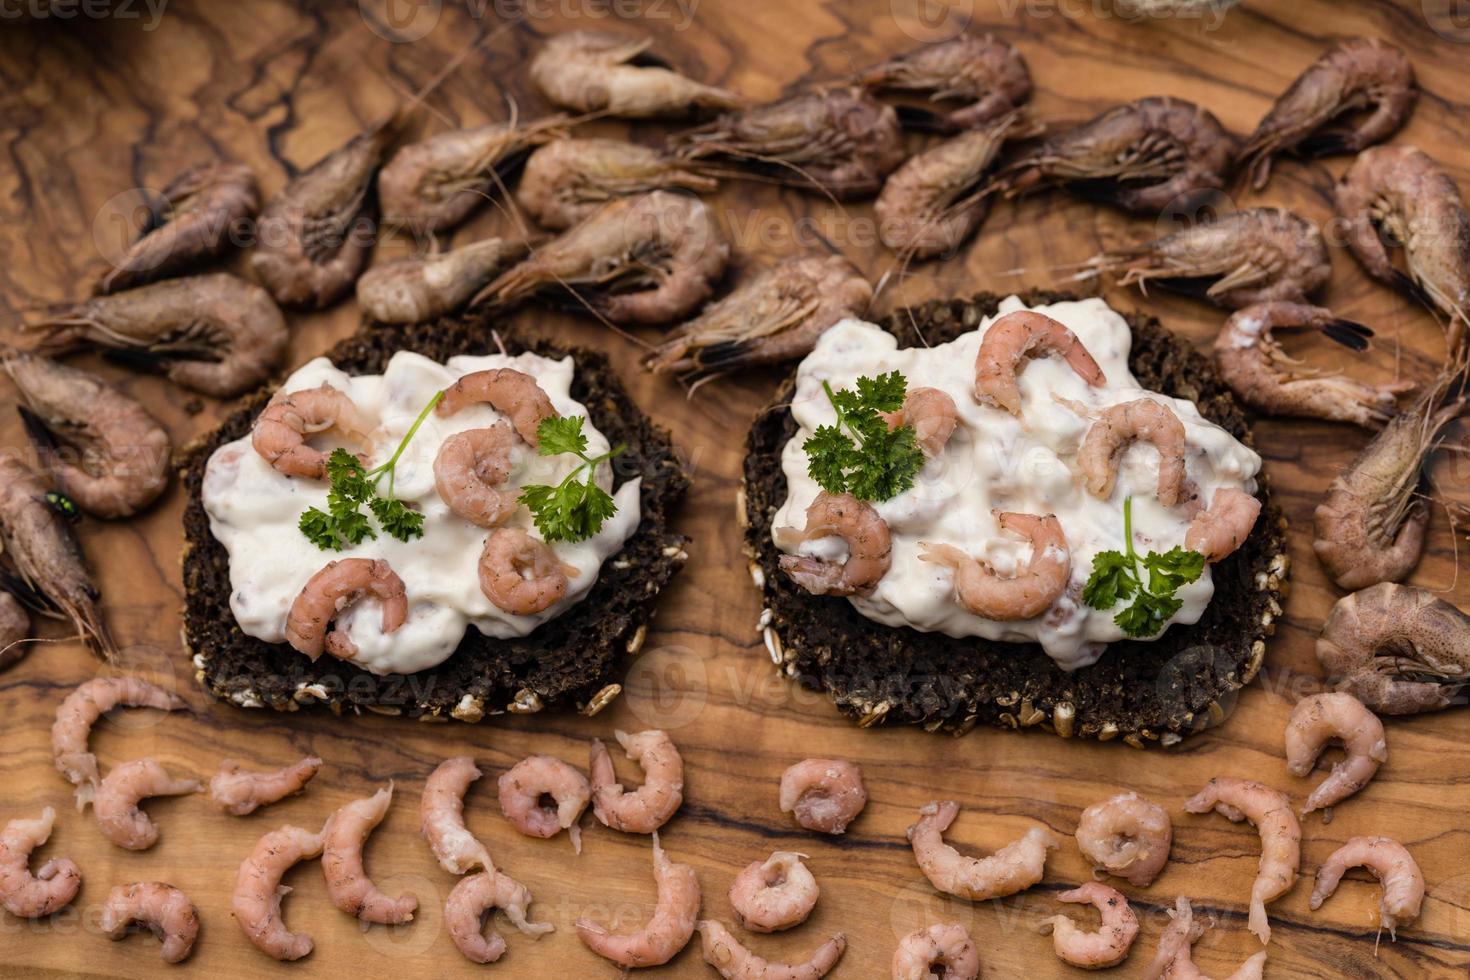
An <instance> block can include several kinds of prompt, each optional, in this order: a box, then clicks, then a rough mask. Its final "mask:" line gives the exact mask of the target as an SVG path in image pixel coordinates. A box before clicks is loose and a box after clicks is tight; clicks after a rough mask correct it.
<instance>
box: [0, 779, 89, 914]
mask: <svg viewBox="0 0 1470 980" xmlns="http://www.w3.org/2000/svg"><path fill="white" fill-rule="evenodd" d="M55 825H56V811H55V810H53V809H51V807H49V806H48V807H46V808H45V809H44V810H42V811H41V816H40V817H38V818H36V819H34V820H25V819H15V820H11V821H10V822H8V823H7V824H6V825H5V827H4V828H3V829H0V905H4V906H5V911H7V912H9V913H10V914H11V915H15V916H19V917H20V918H22V919H43V918H45V917H46V916H48V915H50V914H51V913H53V912H55V911H56V910H58V909H61V908H65V907H66V906H67V905H69V904H70V903H71V900H72V899H74V898H76V897H77V891H78V890H79V889H80V888H81V887H82V873H81V871H80V870H78V869H77V866H76V864H75V863H74V862H72V861H71V860H70V859H68V858H52V859H51V860H49V861H47V862H46V863H45V864H43V865H41V867H40V868H39V869H37V871H36V873H35V874H34V875H32V874H31V869H30V866H29V865H30V856H31V852H32V851H34V850H35V849H36V848H38V847H40V846H41V845H42V844H44V843H46V841H47V839H49V838H50V837H51V829H52V828H53V827H54V826H55Z"/></svg>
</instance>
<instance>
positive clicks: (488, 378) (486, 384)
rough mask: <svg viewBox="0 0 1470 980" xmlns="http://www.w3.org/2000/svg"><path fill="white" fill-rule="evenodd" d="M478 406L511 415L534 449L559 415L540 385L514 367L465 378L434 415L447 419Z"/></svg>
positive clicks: (451, 389) (446, 394)
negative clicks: (544, 424) (540, 433)
mask: <svg viewBox="0 0 1470 980" xmlns="http://www.w3.org/2000/svg"><path fill="white" fill-rule="evenodd" d="M479 404H488V405H489V406H490V407H491V408H493V409H495V410H496V411H497V412H500V413H501V414H502V415H505V416H508V417H509V418H510V424H511V425H512V426H514V427H515V430H516V432H517V434H519V435H520V437H521V438H522V439H524V440H525V441H526V442H527V443H529V444H530V445H531V446H539V445H541V437H540V436H538V435H537V434H536V430H537V429H538V428H540V426H541V423H542V422H544V421H546V420H547V419H550V418H556V414H557V413H556V409H555V408H553V407H552V404H551V399H550V397H548V396H547V394H546V392H545V390H544V389H543V388H542V387H541V385H540V383H539V382H537V380H536V379H535V378H534V377H533V376H531V375H529V374H527V373H525V372H524V371H517V370H515V369H514V368H491V369H489V370H487V371H472V372H470V373H469V374H466V375H464V376H463V377H461V378H460V379H459V380H457V381H455V382H454V384H452V385H450V386H449V387H448V388H445V389H444V397H443V398H441V399H440V400H439V404H438V405H436V406H435V407H434V414H436V415H438V416H440V417H443V418H447V417H449V416H451V415H455V414H457V413H458V412H460V411H462V410H464V409H465V408H467V407H468V406H470V405H479Z"/></svg>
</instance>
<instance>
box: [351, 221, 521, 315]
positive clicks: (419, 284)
mask: <svg viewBox="0 0 1470 980" xmlns="http://www.w3.org/2000/svg"><path fill="white" fill-rule="evenodd" d="M529 250H530V243H528V242H524V241H512V240H510V239H506V238H486V239H484V240H483V241H478V242H472V243H470V244H469V245H464V246H461V247H459V248H455V249H450V250H448V251H445V252H439V253H437V254H434V255H411V256H408V257H406V258H401V259H394V260H393V261H392V262H380V263H378V264H377V265H374V266H373V267H372V268H371V269H369V270H367V271H366V272H364V273H363V274H362V277H361V278H360V279H358V280H357V305H358V307H359V308H360V309H361V310H362V312H363V314H364V315H366V316H367V317H369V318H370V319H373V320H376V321H378V322H379V323H424V322H426V321H429V320H435V319H438V318H439V317H441V316H443V315H444V314H446V313H451V312H453V311H454V310H456V309H458V308H459V307H461V306H463V305H464V304H465V303H468V302H469V300H470V297H471V296H473V295H474V294H475V293H476V292H478V291H479V289H480V287H481V286H483V285H485V283H487V282H489V281H490V278H491V277H492V276H494V275H495V274H496V273H498V272H500V271H501V270H502V269H504V268H505V267H506V266H507V265H509V264H510V263H511V262H517V261H519V260H520V259H521V258H523V257H524V256H525V254H526V253H527V252H528V251H529Z"/></svg>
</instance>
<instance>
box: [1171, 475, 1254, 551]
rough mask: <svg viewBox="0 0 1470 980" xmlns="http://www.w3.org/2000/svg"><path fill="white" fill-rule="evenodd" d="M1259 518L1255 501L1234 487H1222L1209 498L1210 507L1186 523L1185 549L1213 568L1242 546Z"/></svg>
mask: <svg viewBox="0 0 1470 980" xmlns="http://www.w3.org/2000/svg"><path fill="white" fill-rule="evenodd" d="M1260 516H1261V502H1260V501H1259V500H1258V499H1256V498H1255V497H1253V496H1251V495H1250V494H1248V493H1246V492H1245V491H1244V490H1237V489H1236V488H1235V487H1221V488H1220V489H1218V490H1216V491H1215V495H1214V496H1213V497H1211V498H1210V505H1209V506H1208V507H1206V508H1205V509H1204V510H1202V511H1200V512H1199V513H1198V514H1196V515H1194V519H1193V520H1191V521H1190V522H1189V529H1188V530H1187V531H1185V532H1184V547H1186V548H1188V549H1189V550H1190V551H1197V552H1199V553H1200V554H1201V555H1204V558H1205V561H1207V562H1210V563H1212V564H1213V563H1214V562H1217V561H1221V560H1222V559H1224V558H1227V557H1229V556H1230V555H1231V554H1233V553H1234V552H1235V549H1236V548H1239V547H1240V546H1241V545H1243V544H1245V539H1246V538H1248V537H1249V536H1250V533H1251V529H1252V528H1254V527H1255V526H1256V518H1258V517H1260Z"/></svg>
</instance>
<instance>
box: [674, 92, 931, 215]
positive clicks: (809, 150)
mask: <svg viewBox="0 0 1470 980" xmlns="http://www.w3.org/2000/svg"><path fill="white" fill-rule="evenodd" d="M669 146H670V147H671V148H672V149H673V150H674V152H675V153H676V154H678V155H679V156H680V157H682V158H684V159H686V160H704V159H710V158H714V159H724V160H731V161H735V162H737V163H742V164H744V165H746V166H748V167H752V168H754V169H755V170H756V171H757V172H758V173H761V174H764V175H765V176H766V177H768V178H769V179H771V180H774V181H776V182H777V183H782V184H788V185H791V186H793V187H801V188H805V189H808V190H817V191H821V192H823V193H826V194H829V195H831V196H832V197H835V198H838V199H846V198H854V197H866V196H868V195H870V194H874V193H877V191H878V189H879V188H880V187H882V186H883V178H884V177H887V176H888V175H889V174H890V173H892V172H893V170H894V169H895V168H897V167H898V165H899V164H900V163H902V162H903V160H904V157H905V156H907V154H906V153H905V152H904V145H903V131H902V130H901V129H900V128H899V125H898V114H897V113H896V112H894V110H893V107H892V106H885V105H882V104H880V103H879V102H877V101H876V100H874V99H873V98H872V96H870V95H868V94H867V93H866V92H864V91H863V90H862V89H860V88H841V87H838V88H823V89H812V90H807V91H803V92H798V93H796V94H795V95H791V96H787V97H786V98H784V99H781V100H779V101H777V102H772V103H769V104H767V105H762V106H757V107H755V108H754V109H748V110H746V111H744V112H736V113H731V114H728V115H725V116H721V117H720V118H719V119H717V120H715V121H714V122H711V123H708V124H707V125H704V126H701V127H698V128H696V129H691V130H688V131H686V132H683V133H678V134H676V135H674V136H673V137H671V138H670V140H669Z"/></svg>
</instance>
